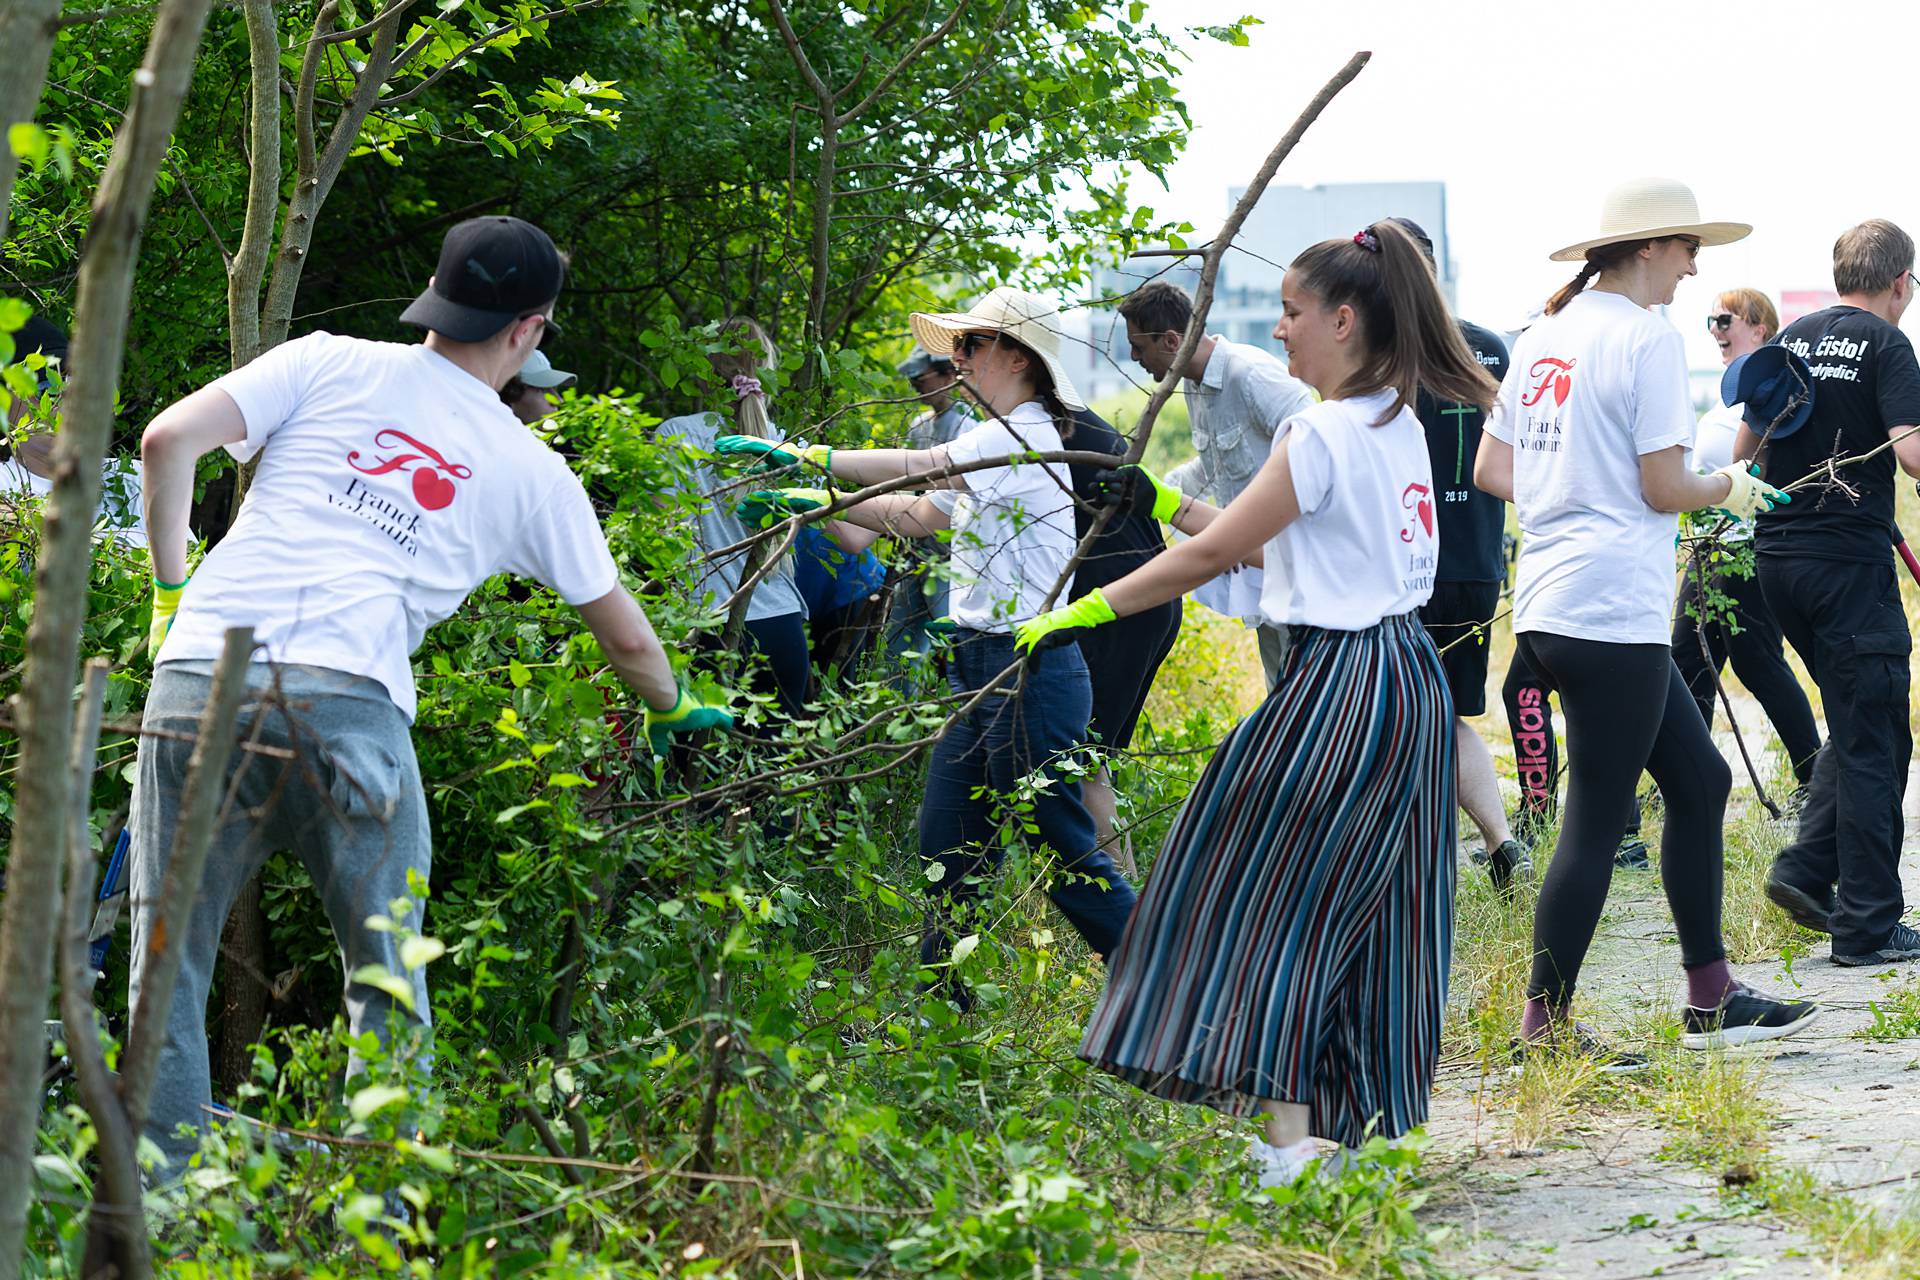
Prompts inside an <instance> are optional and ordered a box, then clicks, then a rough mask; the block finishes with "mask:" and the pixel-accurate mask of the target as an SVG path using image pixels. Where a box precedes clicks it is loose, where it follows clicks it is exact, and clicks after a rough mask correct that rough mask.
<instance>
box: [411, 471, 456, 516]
mask: <svg viewBox="0 0 1920 1280" xmlns="http://www.w3.org/2000/svg"><path fill="white" fill-rule="evenodd" d="M453 494H454V488H453V481H451V480H449V479H447V478H446V477H445V476H443V475H441V474H440V473H439V472H438V471H435V470H434V469H433V468H432V467H421V468H420V469H419V470H418V471H416V472H414V473H413V496H414V499H415V500H416V501H418V502H419V504H420V505H421V506H423V507H425V508H426V509H427V510H429V511H438V510H440V508H442V507H444V506H446V505H447V504H448V503H450V502H452V501H453Z"/></svg>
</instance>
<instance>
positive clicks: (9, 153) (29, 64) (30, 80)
mask: <svg viewBox="0 0 1920 1280" xmlns="http://www.w3.org/2000/svg"><path fill="white" fill-rule="evenodd" d="M59 29H60V0H6V3H5V4H0V49H5V50H6V51H7V53H6V59H7V73H6V74H5V75H4V76H0V241H4V240H5V239H6V238H7V210H8V209H9V208H10V207H11V204H12V200H13V175H14V174H15V173H17V172H19V169H20V161H19V160H18V159H16V158H15V157H14V154H13V148H12V147H11V146H9V145H7V131H8V130H9V129H11V128H12V127H13V126H14V125H16V124H26V123H28V122H30V121H31V120H32V119H33V112H34V108H36V107H38V106H39V105H40V90H41V89H43V88H45V87H46V83H47V60H48V59H49V58H51V57H52V56H53V37H54V34H55V33H56V32H57V31H59Z"/></svg>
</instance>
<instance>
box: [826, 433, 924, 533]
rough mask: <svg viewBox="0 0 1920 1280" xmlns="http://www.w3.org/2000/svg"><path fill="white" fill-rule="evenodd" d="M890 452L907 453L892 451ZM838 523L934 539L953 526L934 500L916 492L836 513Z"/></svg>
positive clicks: (872, 500) (875, 499)
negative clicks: (843, 522)
mask: <svg viewBox="0 0 1920 1280" xmlns="http://www.w3.org/2000/svg"><path fill="white" fill-rule="evenodd" d="M888 452H905V451H904V450H889V451H888ZM834 517H835V519H837V520H844V521H846V522H847V523H848V524H852V525H858V526H859V527H860V528H862V529H871V530H873V531H874V532H875V533H884V534H889V535H892V536H894V537H900V538H931V537H933V536H934V535H935V534H937V533H939V532H940V531H941V530H942V529H945V528H948V527H950V525H949V521H948V519H947V516H946V513H945V512H943V511H941V510H940V509H939V508H938V507H936V506H934V504H933V502H932V500H931V499H928V498H924V497H922V496H920V495H919V494H913V493H883V494H880V495H879V496H878V497H873V498H868V499H867V500H866V501H865V502H860V503H856V504H854V505H853V506H851V507H848V508H847V509H846V510H845V511H838V512H835V513H834Z"/></svg>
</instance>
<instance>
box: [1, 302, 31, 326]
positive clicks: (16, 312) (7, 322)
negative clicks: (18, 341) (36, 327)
mask: <svg viewBox="0 0 1920 1280" xmlns="http://www.w3.org/2000/svg"><path fill="white" fill-rule="evenodd" d="M32 315H33V304H32V303H30V302H28V301H27V300H26V299H24V298H0V333H12V332H13V331H14V330H15V329H18V328H19V327H20V326H21V325H23V324H25V323H26V322H27V320H28V318H29V317H31V316H32Z"/></svg>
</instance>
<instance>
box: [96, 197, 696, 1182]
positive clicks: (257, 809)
mask: <svg viewBox="0 0 1920 1280" xmlns="http://www.w3.org/2000/svg"><path fill="white" fill-rule="evenodd" d="M563 274H564V271H563V267H562V263H561V258H560V254H559V252H558V251H557V250H556V249H555V248H554V246H553V242H552V241H551V240H549V239H548V238H547V236H546V234H545V233H544V232H542V231H541V230H540V229H539V228H537V227H534V226H531V225H529V224H527V223H525V222H521V221H520V220H518V219H516V218H480V219H475V220H473V221H471V222H463V223H461V224H460V225H459V226H457V227H455V228H454V229H453V230H452V231H451V232H449V233H448V235H447V238H446V243H445V247H444V248H443V249H442V251H441V254H440V267H439V270H438V271H437V272H436V273H435V274H434V277H433V279H432V281H431V282H430V283H429V285H428V288H427V291H426V292H425V293H423V294H421V295H420V297H419V298H418V299H416V300H415V301H414V303H413V305H412V306H410V307H408V308H407V311H406V315H405V319H407V320H408V321H409V322H411V323H414V324H418V325H420V326H421V327H423V328H425V329H426V330H427V331H428V332H427V336H426V339H425V340H424V341H423V342H421V343H418V344H413V345H408V344H403V343H391V342H365V341H361V340H360V339H357V338H347V337H339V336H336V335H334V334H330V333H311V334H308V335H307V336H305V337H303V338H298V339H295V340H294V341H292V342H288V343H285V344H283V345H281V346H279V347H276V348H275V349H274V350H272V351H269V352H267V353H266V354H265V355H263V356H261V357H260V358H259V359H257V360H255V361H254V362H253V363H251V364H249V365H247V366H246V367H244V368H241V369H236V370H235V371H233V372H232V373H229V374H227V375H226V376H225V377H222V378H220V379H218V380H216V381H215V382H213V383H212V384H211V385H209V386H207V387H203V388H202V389H201V390H199V391H196V392H194V393H193V394H192V395H190V396H188V397H187V398H186V399H184V400H182V401H180V402H179V403H177V404H174V405H171V406H169V407H168V408H167V409H166V410H164V411H163V412H161V414H160V415H159V416H158V417H156V418H155V419H154V420H153V421H152V422H151V423H150V424H149V425H148V427H147V429H146V433H145V435H144V437H143V439H142V442H141V451H142V454H143V456H144V457H145V460H146V509H147V531H148V534H149V537H150V540H151V541H150V545H151V550H152V556H153V569H154V608H153V622H152V627H151V630H150V632H149V638H150V643H151V646H152V649H153V653H154V663H155V668H154V677H153V686H152V689H151V691H150V693H149V694H148V697H147V705H146V711H145V724H146V725H147V726H148V727H149V728H150V729H152V730H154V731H155V733H153V734H149V735H145V736H143V737H142V739H141V746H140V749H139V761H138V773H137V776H136V779H135V782H134V793H133V811H132V816H131V819H130V822H129V826H130V828H131V830H132V833H133V859H132V894H131V896H132V901H133V904H134V918H133V932H134V960H133V970H132V974H131V986H132V989H133V995H132V999H131V1000H130V1005H129V1007H138V996H139V991H140V987H141V983H142V982H143V980H144V979H145V977H146V971H147V958H148V956H149V954H150V950H151V945H152V944H153V943H154V942H155V941H156V939H155V938H154V936H153V933H154V925H155V920H154V914H153V912H154V904H155V903H157V902H158V901H159V899H160V896H161V893H160V890H161V885H162V882H163V880H164V878H165V875H166V869H167V865H168V863H169V861H170V860H171V856H172V843H173V838H174V831H175V828H176V826H177V824H178V817H179V802H180V789H181V785H182V780H183V779H184V778H185V777H186V776H187V772H188V769H187V756H188V752H189V751H190V750H191V747H192V738H193V729H194V727H195V726H196V725H197V723H198V721H199V719H200V716H201V714H202V713H203V711H204V710H205V707H206V703H207V698H208V694H209V691H210V688H211V676H212V669H213V659H214V658H216V657H217V656H218V655H219V653H220V650H221V648H222V645H223V640H224V635H225V632H226V630H227V628H229V627H234V626H241V625H246V626H251V627H252V628H253V630H254V636H255V639H256V641H257V642H258V648H257V649H256V651H255V655H254V659H255V660H254V663H253V666H252V668H251V670H250V672H249V676H248V684H249V696H248V698H247V699H246V707H245V710H244V711H243V713H242V717H241V721H242V723H241V732H243V733H247V734H254V735H257V737H258V739H259V741H261V742H262V743H264V744H266V745H270V746H273V747H276V748H279V749H280V750H282V751H284V752H288V753H291V758H284V759H283V760H282V761H281V762H279V763H278V764H276V763H275V762H274V760H273V758H272V757H268V756H260V755H258V754H249V753H235V760H234V769H235V771H236V773H235V776H234V777H233V778H230V779H229V780H228V781H227V782H226V783H224V784H223V786H224V787H231V788H232V789H233V794H234V795H235V798H236V802H235V803H233V804H230V805H228V806H227V807H226V808H225V809H224V810H223V815H224V816H223V820H222V823H221V826H220V828H219V829H218V831H216V833H215V835H214V838H213V845H212V848H211V851H210V853H209V855H208V862H207V871H206V878H205V881H204V883H203V885H202V887H201V894H200V897H199V898H198V900H197V901H196V903H195V906H194V910H193V915H192V918H191V919H190V920H189V921H188V922H187V927H186V930H185V933H184V937H183V938H182V939H181V941H180V945H181V946H182V947H183V948H184V950H185V956H184V959H183V962H182V966H181V970H180V976H179V989H178V991H177V993H176V995H175V998H174V1001H173V1006H172V1009H171V1011H170V1013H169V1015H168V1021H167V1027H166V1039H165V1047H164V1048H163V1049H162V1050H161V1065H160V1070H159V1073H158V1083H157V1084H156V1086H155V1088H154V1093H153V1099H152V1103H151V1106H150V1110H149V1118H148V1121H147V1136H149V1137H150V1138H152V1139H153V1141H154V1142H155V1143H156V1144H157V1145H158V1146H159V1148H160V1150H161V1151H162V1152H163V1153H165V1155H166V1156H167V1157H168V1160H169V1162H170V1163H171V1164H172V1165H173V1168H174V1170H175V1172H178V1171H180V1168H181V1162H182V1161H183V1159H184V1158H185V1157H186V1156H189V1155H191V1154H192V1152H193V1150H194V1148H195V1146H196V1138H195V1136H194V1134H193V1133H192V1132H191V1130H193V1129H195V1128H197V1127H198V1126H199V1124H200V1123H201V1121H202V1116H203V1113H204V1110H203V1109H204V1108H205V1106H206V1104H208V1103H209V1102H210V1101H211V1100H212V1099H211V1086H210V1083H209V1079H208V1067H207V1042H206V1032H205V1025H204V1018H205V1013H206V1002H207V992H208V988H209V985H210V983H211V981H212V977H213V965H214V957H215V955H216V953H217V951H218V948H219V942H220V932H221V928H222V926H223V925H224V923H225V921H226V916H227V912H228V911H229V909H230V908H231V907H232V904H233V901H234V898H235V897H236V895H237V894H238V893H239V891H240V888H241V886H242V885H244V884H245V883H246V881H247V880H248V878H249V877H250V876H252V875H253V873H254V872H255V871H256V870H258V869H259V867H260V865H261V863H262V861H263V860H264V859H265V857H266V855H267V853H268V852H269V851H271V850H273V849H276V848H292V849H294V850H295V851H296V852H298V853H299V854H300V856H301V858H302V860H303V861H304V862H305V864H306V866H307V868H308V871H309V872H310V874H311V875H312V878H313V883H314V888H315V890H316V891H317V892H318V894H319V895H320V898H321V901H322V903H323V904H324V906H325V908H326V911H327V915H328V917H329V919H330V920H331V921H332V924H333V930H334V936H335V937H336V939H338V941H339V943H340V951H341V960H342V963H343V965H344V968H345V971H346V974H347V987H346V1003H347V1012H348V1017H349V1022H350V1023H351V1026H352V1031H353V1034H354V1036H355V1037H356V1038H357V1037H359V1036H361V1035H362V1034H364V1033H366V1032H373V1033H374V1034H376V1035H380V1036H383V1037H384V1036H385V1035H386V1034H387V1030H388V1024H389V1020H390V1019H397V1020H398V1023H399V1025H400V1026H402V1027H403V1028H405V1030H404V1032H403V1034H404V1035H405V1037H406V1041H405V1042H404V1043H402V1044H397V1045H395V1046H394V1049H395V1053H396V1056H398V1057H401V1058H403V1059H409V1060H411V1061H412V1062H414V1063H415V1064H416V1066H419V1067H424V1065H425V1063H426V1061H427V1056H428V1051H427V1043H426V1042H427V1033H428V1027H429V1018H428V1010H427V988H426V980H425V976H424V973H423V972H422V969H421V962H420V960H419V957H418V954H417V951H418V949H417V948H415V949H414V950H413V951H411V952H410V951H408V950H406V949H404V948H403V947H402V945H401V944H402V943H403V942H404V941H405V940H406V938H407V937H408V936H409V935H413V934H421V933H424V932H425V927H424V924H423V921H422V918H421V908H420V904H419V903H418V901H417V900H416V894H415V887H416V885H417V884H420V883H424V882H425V881H426V880H427V878H428V876H429V875H430V871H431V866H430V851H431V837H430V832H429V830H428V823H427V808H426V797H425V795H424V793H423V789H422V785H421V778H420V770H419V766H418V764H417V763H416V761H415V758H414V753H413V743H412V738H411V734H410V726H411V723H412V720H413V716H414V710H415V705H416V698H415V693H414V686H413V671H412V667H411V663H410V661H409V658H410V655H411V654H412V652H413V651H414V649H415V648H417V647H418V646H419V643H420V640H421V638H422V636H423V635H424V634H425V632H426V629H427V628H428V627H430V626H432V625H433V624H434V623H436V622H438V621H440V620H441V619H442V618H445V617H446V616H447V615H449V614H450V613H452V612H453V611H454V610H455V609H457V608H458V607H459V605H460V602H461V601H462V600H463V599H464V598H465V597H466V595H467V593H468V592H469V591H471V590H472V589H473V588H474V587H475V586H476V585H477V584H479V583H480V582H481V581H482V580H484V579H486V578H488V577H490V576H492V575H493V574H496V573H501V572H510V573H517V574H520V575H523V576H526V577H531V578H534V579H536V580H537V581H539V582H541V583H543V584H545V585H546V586H548V587H549V588H551V589H552V590H553V591H554V592H555V593H556V594H558V595H559V596H560V597H561V598H562V599H564V600H566V601H567V602H568V603H569V604H572V605H573V606H574V607H575V608H577V609H578V610H579V611H580V614H581V616H582V618H583V619H584V620H585V622H586V624H587V626H588V628H589V629H590V630H591V631H592V633H593V635H594V638H595V639H596V640H598V641H599V644H600V649H601V652H602V654H604V656H605V658H606V660H607V661H608V663H610V664H611V665H612V667H613V668H614V670H615V671H616V672H617V673H618V674H619V675H620V676H621V677H622V678H623V679H624V680H625V681H626V682H627V683H628V684H630V685H631V686H633V688H634V689H635V690H636V691H638V693H639V694H640V696H641V698H642V699H643V700H644V701H645V703H646V705H647V712H646V723H647V728H648V731H649V738H650V739H651V740H652V741H653V742H654V744H655V746H656V749H658V748H659V747H661V746H663V745H664V742H665V739H666V738H667V737H668V736H669V735H671V734H674V733H681V732H687V731H690V730H694V729H699V728H708V727H718V726H725V725H728V724H731V722H732V720H731V717H730V716H729V715H728V714H727V712H726V711H725V710H723V709H721V708H718V707H708V706H705V705H704V704H702V703H701V701H700V700H699V699H698V698H696V697H695V696H694V695H693V694H691V693H689V692H687V691H686V690H685V689H683V688H682V687H681V686H680V685H679V683H678V681H677V679H676V677H675V675H674V671H673V668H672V666H671V665H670V663H669V661H668V658H667V654H666V652H665V651H664V649H663V648H662V647H661V645H660V642H659V641H658V640H657V639H656V638H655V636H654V634H653V628H652V627H651V626H650V625H649V624H648V622H647V617H646V614H645V613H644V612H642V610H641V608H640V605H639V603H638V602H637V601H635V599H634V598H633V596H632V595H631V594H630V593H629V592H628V591H627V589H626V588H625V587H624V586H622V585H621V583H620V575H619V572H618V570H617V569H616V567H615V565H614V561H613V556H612V554H611V553H610V552H609V551H608V549H607V544H606V539H605V537H604V536H603V535H602V533H601V531H600V526H599V522H598V520H597V518H596V517H595V515H594V511H593V508H592V506H591V505H590V504H589V503H588V501H587V495H586V491H585V490H584V489H583V488H582V487H581V484H580V481H579V479H578V478H577V477H576V476H575V475H574V474H573V472H572V471H570V470H569V469H568V468H567V465H566V463H565V461H563V460H562V459H561V458H560V456H559V455H558V454H556V453H554V452H553V451H552V450H551V449H549V448H548V447H547V446H546V445H545V444H544V443H542V442H541V441H540V440H539V439H538V438H537V437H536V436H535V435H534V434H533V433H532V432H530V431H528V430H527V429H526V427H525V426H524V425H522V424H521V423H520V421H519V420H518V419H516V418H515V417H514V416H513V414H512V412H511V411H510V410H509V409H508V408H507V406H506V405H504V404H502V403H501V401H500V396H499V391H500V388H501V387H502V386H504V385H505V384H506V382H507V380H508V379H509V378H511V377H512V376H513V375H514V374H515V373H516V372H517V371H518V370H519V369H520V368H521V367H522V366H523V365H524V364H525V363H526V360H527V357H528V355H529V354H530V353H531V352H532V351H533V350H534V348H535V347H537V346H538V345H539V341H540V338H541V335H542V334H543V333H544V331H545V330H546V329H548V328H550V327H551V312H552V309H553V303H554V299H555V298H556V297H558V296H559V293H560V285H561V281H562V277H563ZM223 447H224V448H226V449H227V450H228V451H229V452H231V453H232V454H233V455H234V456H235V457H236V458H239V459H241V460H242V461H244V460H246V459H248V458H251V457H254V456H256V455H257V456H259V457H260V464H259V469H258V471H257V472H256V473H255V476H254V480H253V484H252V486H251V487H250V488H249V490H248V492H247V498H246V502H245V505H243V506H242V508H241V510H240V517H239V519H238V520H236V521H235V522H234V525H233V528H232V530H231V531H230V532H229V533H228V534H227V536H226V538H225V539H223V540H222V541H221V542H220V544H219V545H218V546H216V547H215V548H214V549H213V550H212V551H211V552H209V553H208V554H207V556H206V558H205V560H203V561H202V562H201V564H200V566H199V568H198V570H197V572H195V574H194V575H193V580H192V583H191V584H189V583H188V581H187V510H188V505H189V503H190V502H191V501H192V497H193V480H194V469H195V463H196V462H197V461H198V459H199V458H200V457H201V455H203V454H205V453H208V452H211V451H212V450H214V449H218V448H223ZM263 450H264V452H263ZM396 904H397V905H396ZM409 904H411V905H409ZM370 918H377V919H379V921H380V924H381V926H382V927H380V928H373V927H369V925H368V921H369V919H370ZM409 958H411V959H412V961H413V963H411V964H409V963H408V960H409ZM368 966H374V967H376V968H377V969H380V970H384V971H385V973H386V974H387V975H388V978H387V980H385V981H382V982H379V983H368V982H365V981H362V980H360V979H359V978H358V977H357V976H356V975H359V974H360V973H361V972H362V971H363V970H365V969H366V968H367V967H368ZM358 1066H359V1064H358V1063H357V1062H356V1063H354V1064H351V1065H350V1068H349V1070H350V1074H351V1073H356V1072H357V1070H358Z"/></svg>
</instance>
